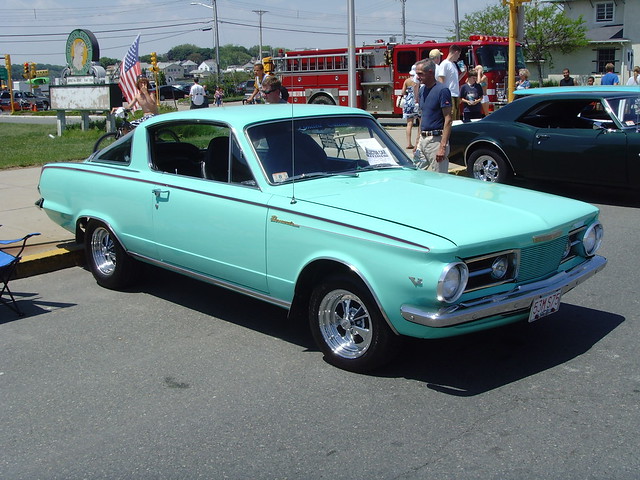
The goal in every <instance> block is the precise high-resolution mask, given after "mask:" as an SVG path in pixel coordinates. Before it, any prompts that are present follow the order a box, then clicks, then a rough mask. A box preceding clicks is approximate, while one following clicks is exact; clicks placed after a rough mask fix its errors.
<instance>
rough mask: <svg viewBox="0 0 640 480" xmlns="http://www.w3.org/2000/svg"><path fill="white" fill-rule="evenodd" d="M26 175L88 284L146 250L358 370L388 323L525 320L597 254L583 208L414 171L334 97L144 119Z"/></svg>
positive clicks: (126, 268) (550, 306)
mask: <svg viewBox="0 0 640 480" xmlns="http://www.w3.org/2000/svg"><path fill="white" fill-rule="evenodd" d="M39 189H40V193H41V196H42V199H41V200H40V204H41V206H42V208H44V210H45V211H46V213H47V215H48V216H49V217H50V218H51V219H52V220H53V221H54V222H56V223H58V224H60V225H62V226H63V227H65V228H66V229H68V230H69V231H71V232H74V233H75V235H76V238H77V240H78V241H79V242H84V245H85V247H86V253H87V260H88V264H89V266H90V268H91V271H92V272H93V275H94V276H95V278H96V280H97V282H98V283H99V284H100V285H102V286H104V287H107V288H113V289H119V288H123V287H125V286H127V285H129V284H130V283H131V282H132V281H134V280H135V277H136V272H137V267H138V266H139V265H140V262H146V263H149V264H153V265H157V266H160V267H163V268H166V269H169V270H173V271H175V272H179V273H181V274H185V275H188V276H191V277H194V278H197V279H201V280H203V281H206V282H210V283H212V284H215V285H219V286H222V287H225V288H228V289H231V290H234V291H237V292H241V293H244V294H246V295H250V296H252V297H255V298H259V299H262V300H264V301H267V302H270V303H273V304H275V305H278V306H280V307H282V308H285V309H287V310H288V311H289V314H290V315H291V316H292V317H293V318H295V319H304V321H306V322H308V323H309V326H310V328H311V332H312V334H313V336H314V338H315V340H316V341H317V343H318V346H319V348H320V349H321V350H322V352H323V353H324V355H325V358H326V359H327V360H328V361H329V362H331V363H332V364H334V365H336V366H338V367H341V368H344V369H348V370H352V371H359V372H362V371H367V370H370V369H373V368H375V367H378V366H380V365H382V364H383V363H385V362H387V361H388V360H389V359H391V358H392V356H393V353H394V352H396V351H397V350H398V344H399V342H400V340H401V338H402V337H403V336H410V337H418V338H438V337H448V336H453V335H459V334H464V333H468V332H475V331H478V330H483V329H488V328H492V327H498V326H501V325H505V324H508V323H512V322H517V321H522V322H527V320H528V321H533V320H537V319H539V318H541V317H543V316H545V315H547V314H549V313H553V312H555V311H556V310H557V309H558V307H559V305H560V301H561V298H562V295H563V294H564V293H566V292H567V291H569V290H571V289H572V288H573V287H575V286H576V285H578V284H579V283H581V282H583V281H584V280H586V279H587V278H589V277H591V276H592V275H594V274H595V273H596V272H598V271H599V270H601V269H602V268H604V266H605V265H606V260H605V259H604V258H602V257H600V256H598V255H596V251H597V250H598V248H599V246H600V243H601V240H602V234H603V230H602V225H601V224H600V222H599V221H598V210H597V209H596V208H595V207H593V206H591V205H588V204H586V203H582V202H578V201H574V200H569V199H566V198H561V197H557V196H552V195H547V194H542V193H538V192H533V191H528V190H524V189H520V188H516V187H510V186H504V185H498V184H491V183H484V182H478V181H476V180H472V179H467V178H458V177H454V176H449V175H446V174H436V173H429V172H425V171H421V170H417V169H416V168H415V167H414V165H413V164H412V162H411V161H410V159H409V158H408V157H407V156H406V154H405V153H404V151H403V149H402V148H401V147H399V146H398V145H397V144H396V143H394V141H393V140H392V139H391V137H390V136H389V134H388V133H387V132H386V131H385V130H384V129H383V128H382V127H381V126H380V124H378V123H377V121H376V120H375V119H374V118H373V117H372V116H370V115H369V114H368V113H366V112H364V111H362V110H357V109H350V108H344V107H333V106H324V105H290V104H289V105H284V104H283V105H261V106H255V107H253V106H252V107H248V106H247V107H240V106H238V107H224V108H216V109H201V110H193V111H185V112H177V113H172V114H165V115H159V116H156V117H154V118H152V119H150V120H147V121H146V122H144V123H142V124H141V125H140V126H139V127H138V128H137V129H136V130H134V131H133V132H132V133H130V134H128V135H126V136H124V137H122V138H121V139H120V140H119V141H117V142H116V143H113V144H112V145H110V146H109V147H107V148H105V149H103V150H101V151H99V152H97V153H94V154H93V155H92V156H91V157H89V158H88V159H87V160H85V161H84V162H82V163H55V164H48V165H45V166H44V167H43V169H42V174H41V178H40V185H39Z"/></svg>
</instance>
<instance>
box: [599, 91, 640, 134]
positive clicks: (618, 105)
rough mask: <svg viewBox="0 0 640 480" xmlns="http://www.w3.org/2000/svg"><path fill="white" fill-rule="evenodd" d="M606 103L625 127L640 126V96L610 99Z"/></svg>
mask: <svg viewBox="0 0 640 480" xmlns="http://www.w3.org/2000/svg"><path fill="white" fill-rule="evenodd" d="M606 103H607V104H608V105H609V108H611V112H612V113H613V114H614V115H615V116H616V117H617V119H618V121H619V122H620V124H621V125H622V126H623V127H636V126H637V125H640V95H636V96H625V97H616V98H608V99H607V100H606Z"/></svg>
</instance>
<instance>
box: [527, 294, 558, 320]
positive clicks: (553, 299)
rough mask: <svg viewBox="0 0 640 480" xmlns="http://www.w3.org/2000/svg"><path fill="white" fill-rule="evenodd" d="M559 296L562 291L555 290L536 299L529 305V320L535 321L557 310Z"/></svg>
mask: <svg viewBox="0 0 640 480" xmlns="http://www.w3.org/2000/svg"><path fill="white" fill-rule="evenodd" d="M560 297H562V291H561V290H556V291H555V292H553V293H551V294H549V295H546V296H544V297H541V298H538V299H536V300H535V301H534V302H533V304H532V305H531V312H529V321H530V322H535V321H536V320H539V319H540V318H542V317H545V316H547V315H550V314H552V313H555V312H557V311H558V309H559V308H560Z"/></svg>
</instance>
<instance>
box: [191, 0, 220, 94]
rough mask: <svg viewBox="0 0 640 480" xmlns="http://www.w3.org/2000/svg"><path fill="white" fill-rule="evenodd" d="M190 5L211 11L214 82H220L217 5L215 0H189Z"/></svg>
mask: <svg viewBox="0 0 640 480" xmlns="http://www.w3.org/2000/svg"><path fill="white" fill-rule="evenodd" d="M191 5H201V6H203V7H207V8H210V9H211V10H212V11H213V12H212V13H213V50H214V52H215V56H216V58H215V62H216V84H217V83H220V48H219V46H220V41H219V39H218V5H217V4H216V0H211V5H207V4H206V3H200V2H191Z"/></svg>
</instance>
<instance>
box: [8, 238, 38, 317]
mask: <svg viewBox="0 0 640 480" xmlns="http://www.w3.org/2000/svg"><path fill="white" fill-rule="evenodd" d="M36 235H40V234H39V233H30V234H28V235H25V236H24V237H22V238H17V239H15V240H0V283H1V284H2V291H0V302H1V303H2V304H3V305H6V306H7V307H9V308H10V309H11V310H13V311H14V312H16V313H17V314H18V315H19V316H21V317H22V316H23V315H24V313H22V312H21V311H20V309H19V308H18V304H17V303H16V299H15V298H14V297H13V294H12V293H11V290H9V280H11V279H12V278H13V276H14V274H15V273H16V267H17V266H18V263H20V260H21V259H22V257H21V256H20V255H22V252H23V250H24V247H26V245H27V240H28V239H29V238H31V237H34V236H36ZM19 242H22V245H20V250H19V251H18V253H17V254H15V255H12V254H10V253H7V252H5V251H4V250H2V249H1V247H2V246H6V245H11V244H14V243H19ZM5 294H7V295H8V296H9V298H10V299H11V301H9V300H5V299H4V298H2V297H3V296H5Z"/></svg>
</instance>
